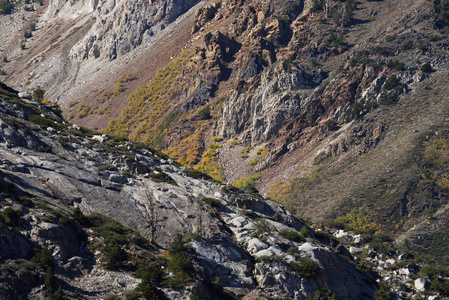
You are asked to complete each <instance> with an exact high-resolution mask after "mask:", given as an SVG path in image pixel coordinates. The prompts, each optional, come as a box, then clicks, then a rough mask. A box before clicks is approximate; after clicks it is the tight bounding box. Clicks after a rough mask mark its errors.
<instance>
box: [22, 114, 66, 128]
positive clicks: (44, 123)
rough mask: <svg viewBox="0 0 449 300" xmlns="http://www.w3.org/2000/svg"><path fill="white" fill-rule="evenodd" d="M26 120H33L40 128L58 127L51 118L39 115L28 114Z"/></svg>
mask: <svg viewBox="0 0 449 300" xmlns="http://www.w3.org/2000/svg"><path fill="white" fill-rule="evenodd" d="M28 121H30V122H33V123H34V124H36V125H39V126H40V127H42V128H47V127H60V126H57V124H55V123H54V122H53V121H52V120H50V119H48V118H46V117H42V116H41V115H29V116H28Z"/></svg>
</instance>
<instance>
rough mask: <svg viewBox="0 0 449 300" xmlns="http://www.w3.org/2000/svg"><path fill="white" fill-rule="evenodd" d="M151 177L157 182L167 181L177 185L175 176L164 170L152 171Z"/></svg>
mask: <svg viewBox="0 0 449 300" xmlns="http://www.w3.org/2000/svg"><path fill="white" fill-rule="evenodd" d="M150 178H151V179H152V180H153V181H156V182H166V183H169V184H172V185H177V183H176V181H175V180H174V179H173V178H171V177H170V176H168V175H167V174H165V173H164V172H162V171H160V172H158V173H150Z"/></svg>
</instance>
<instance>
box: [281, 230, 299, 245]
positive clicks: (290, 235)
mask: <svg viewBox="0 0 449 300" xmlns="http://www.w3.org/2000/svg"><path fill="white" fill-rule="evenodd" d="M279 234H280V235H281V236H282V237H284V238H286V239H289V240H291V241H295V242H304V241H305V238H304V237H303V236H302V235H301V234H300V233H298V232H296V231H292V230H282V231H279Z"/></svg>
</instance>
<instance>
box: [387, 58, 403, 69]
mask: <svg viewBox="0 0 449 300" xmlns="http://www.w3.org/2000/svg"><path fill="white" fill-rule="evenodd" d="M387 67H388V68H390V69H394V70H397V71H404V70H405V65H404V64H403V63H401V62H400V61H398V60H395V59H390V60H389V61H388V62H387Z"/></svg>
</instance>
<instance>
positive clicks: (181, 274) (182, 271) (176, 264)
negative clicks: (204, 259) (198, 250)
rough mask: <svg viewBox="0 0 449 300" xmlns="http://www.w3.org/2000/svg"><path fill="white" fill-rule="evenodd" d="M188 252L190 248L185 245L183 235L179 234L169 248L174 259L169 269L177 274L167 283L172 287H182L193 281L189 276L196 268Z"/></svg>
mask: <svg viewBox="0 0 449 300" xmlns="http://www.w3.org/2000/svg"><path fill="white" fill-rule="evenodd" d="M188 250H189V248H188V247H187V246H186V245H185V243H184V240H183V237H182V235H181V234H179V233H178V234H177V235H176V236H175V238H174V240H173V242H172V243H171V244H170V246H169V247H168V252H169V253H170V255H171V257H172V258H171V260H170V261H169V262H168V264H167V267H168V269H169V270H170V271H172V272H173V273H174V274H175V275H174V276H173V277H171V278H169V279H168V280H167V281H166V283H167V284H168V285H169V286H171V287H174V288H179V287H182V286H184V285H185V284H186V283H187V282H188V281H190V280H191V277H190V275H189V274H191V273H192V272H193V271H194V268H193V264H192V260H191V259H190V257H189V255H188V254H187V252H188Z"/></svg>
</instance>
